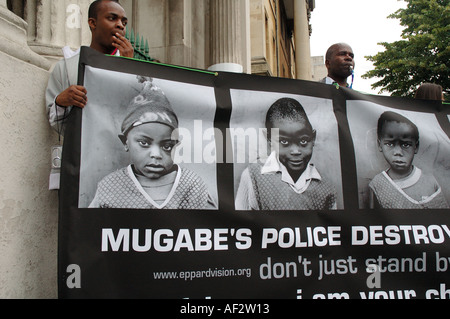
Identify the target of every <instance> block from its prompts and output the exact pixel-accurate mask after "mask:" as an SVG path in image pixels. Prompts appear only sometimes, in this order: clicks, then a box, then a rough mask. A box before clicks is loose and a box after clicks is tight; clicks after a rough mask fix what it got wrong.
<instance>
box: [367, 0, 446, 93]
mask: <svg viewBox="0 0 450 319" xmlns="http://www.w3.org/2000/svg"><path fill="white" fill-rule="evenodd" d="M405 1H406V2H407V7H406V8H405V9H400V10H398V11H397V12H395V13H393V14H391V15H390V16H389V17H388V18H391V19H400V25H402V26H404V27H405V29H404V30H403V32H402V40H400V41H396V42H393V43H387V42H382V43H379V44H380V45H382V46H384V47H385V50H384V51H383V52H379V53H378V54H376V55H375V56H367V57H366V59H367V60H369V61H371V62H373V64H374V66H375V69H374V70H371V71H369V72H367V73H366V74H364V75H363V78H378V79H379V81H378V82H375V83H374V84H373V85H372V88H374V89H376V88H381V90H380V92H390V93H391V94H392V95H394V96H413V94H414V92H415V91H416V89H417V88H418V86H419V85H420V84H422V83H424V82H430V83H436V84H440V85H441V86H442V87H443V89H444V92H446V99H448V98H449V95H448V94H450V5H449V2H450V0H405Z"/></svg>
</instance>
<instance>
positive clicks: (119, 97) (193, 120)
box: [79, 66, 217, 210]
mask: <svg viewBox="0 0 450 319" xmlns="http://www.w3.org/2000/svg"><path fill="white" fill-rule="evenodd" d="M85 86H86V87H87V88H88V92H89V94H88V104H87V106H86V107H85V109H84V111H83V126H82V142H81V150H82V152H81V153H82V156H81V167H80V194H79V208H113V209H114V208H122V209H123V208H126V209H174V210H177V209H183V210H196V209H198V210H216V209H217V182H216V163H215V155H214V154H215V149H214V147H215V144H214V130H213V121H214V115H215V108H216V104H215V97H214V90H213V89H212V88H209V87H204V86H199V85H193V84H189V83H178V82H174V81H167V80H161V79H157V78H150V77H144V76H139V75H136V74H126V73H121V72H113V71H109V70H101V69H96V68H93V67H89V66H88V67H86V73H85ZM165 92H168V94H166V93H165ZM198 119H200V120H198ZM205 150H206V151H205Z"/></svg>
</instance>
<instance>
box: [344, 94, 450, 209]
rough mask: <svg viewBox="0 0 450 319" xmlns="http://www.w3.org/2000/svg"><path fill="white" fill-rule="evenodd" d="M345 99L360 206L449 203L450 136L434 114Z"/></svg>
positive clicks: (444, 205)
mask: <svg viewBox="0 0 450 319" xmlns="http://www.w3.org/2000/svg"><path fill="white" fill-rule="evenodd" d="M347 103H348V119H349V125H350V130H351V134H352V137H353V141H354V145H355V154H356V166H357V172H358V190H359V206H360V208H372V209H373V208H385V209H445V208H447V209H448V208H449V204H448V203H450V191H449V186H450V173H449V172H450V170H449V168H450V161H449V158H450V140H449V138H448V136H447V135H446V134H445V132H444V131H443V130H442V129H441V127H440V125H439V123H438V121H437V120H436V116H435V114H433V113H425V112H415V111H405V110H397V109H393V108H389V107H385V106H382V105H379V104H375V103H372V102H369V101H348V102H347Z"/></svg>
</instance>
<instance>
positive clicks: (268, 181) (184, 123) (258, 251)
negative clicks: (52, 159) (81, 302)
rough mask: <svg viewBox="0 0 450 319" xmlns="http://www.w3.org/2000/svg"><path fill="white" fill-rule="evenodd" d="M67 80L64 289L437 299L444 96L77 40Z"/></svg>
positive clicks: (444, 285) (446, 241) (447, 263)
mask: <svg viewBox="0 0 450 319" xmlns="http://www.w3.org/2000/svg"><path fill="white" fill-rule="evenodd" d="M79 74H80V79H79V83H80V84H81V85H84V86H85V87H86V89H87V91H88V105H87V106H86V108H85V109H83V110H81V109H73V110H72V112H71V113H70V117H69V119H68V124H67V128H66V134H65V141H64V153H63V168H62V181H61V187H62V188H61V190H60V229H59V296H60V297H61V298H146V299H147V298H149V299H184V298H189V299H449V298H450V276H449V271H448V270H449V268H450V226H449V221H450V219H449V213H450V211H449V204H448V203H450V187H449V186H450V185H449V184H450V169H449V166H450V160H449V159H450V139H449V136H450V135H449V134H450V120H449V114H450V108H449V107H448V105H445V104H444V105H443V104H441V103H432V102H425V101H419V100H412V99H406V98H394V97H383V96H372V95H364V94H361V93H358V92H356V91H353V90H349V89H346V88H339V89H337V88H336V87H335V86H332V85H325V84H321V83H314V82H309V81H299V80H290V79H281V78H268V77H258V76H251V75H245V74H231V73H211V72H206V71H203V70H191V69H185V68H181V67H176V66H165V65H160V64H156V63H148V62H142V61H136V60H130V59H125V58H118V57H105V56H104V55H101V54H99V53H97V52H95V51H93V50H90V49H88V48H83V49H82V51H81V56H80V70H79ZM261 307H263V306H261V305H260V309H259V310H258V311H259V313H264V310H265V309H263V308H261ZM184 310H185V311H188V309H184ZM193 310H194V309H193ZM196 310H198V309H196ZM180 311H181V310H180ZM255 311H256V310H255Z"/></svg>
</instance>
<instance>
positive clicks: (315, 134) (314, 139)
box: [312, 130, 317, 145]
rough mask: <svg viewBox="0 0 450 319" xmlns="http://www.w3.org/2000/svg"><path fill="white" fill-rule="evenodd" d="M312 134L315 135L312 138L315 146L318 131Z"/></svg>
mask: <svg viewBox="0 0 450 319" xmlns="http://www.w3.org/2000/svg"><path fill="white" fill-rule="evenodd" d="M312 134H313V136H312V138H313V143H314V145H315V144H316V137H317V131H316V130H313V131H312Z"/></svg>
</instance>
